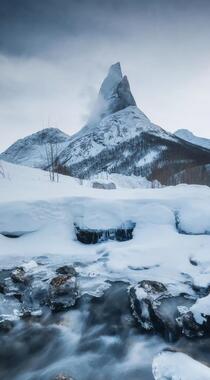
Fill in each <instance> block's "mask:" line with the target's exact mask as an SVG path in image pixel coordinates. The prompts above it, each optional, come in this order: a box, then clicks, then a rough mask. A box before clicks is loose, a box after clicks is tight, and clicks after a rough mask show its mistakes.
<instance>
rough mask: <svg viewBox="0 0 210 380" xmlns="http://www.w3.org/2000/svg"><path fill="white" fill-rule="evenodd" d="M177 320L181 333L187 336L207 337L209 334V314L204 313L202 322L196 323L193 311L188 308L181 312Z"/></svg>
mask: <svg viewBox="0 0 210 380" xmlns="http://www.w3.org/2000/svg"><path fill="white" fill-rule="evenodd" d="M177 321H178V323H179V325H180V327H181V329H182V333H183V335H185V336H186V337H188V338H197V337H203V336H205V337H209V336H210V316H209V315H205V318H204V319H203V323H198V322H197V321H196V320H195V318H194V315H193V313H192V312H191V311H190V310H189V311H187V312H186V313H183V314H182V315H181V316H180V317H179V318H177Z"/></svg>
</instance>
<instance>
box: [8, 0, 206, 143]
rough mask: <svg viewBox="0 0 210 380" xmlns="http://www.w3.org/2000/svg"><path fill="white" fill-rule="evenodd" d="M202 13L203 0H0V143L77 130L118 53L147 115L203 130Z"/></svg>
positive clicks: (167, 123)
mask: <svg viewBox="0 0 210 380" xmlns="http://www.w3.org/2000/svg"><path fill="white" fill-rule="evenodd" d="M209 16H210V3H209V1H206V0H197V1H193V0H190V1H188V0H185V1H184V0H183V1H181V0H176V1H169V0H144V1H141V0H136V1H132V0H129V1H126V0H119V1H118V0H112V1H111V0H107V1H100V0H86V1H85V0H75V1H71V0H57V1H56V0H45V1H41V0H36V1H31V0H18V1H17V0H0V132H1V136H2V138H1V141H0V149H4V148H5V147H6V146H7V145H9V144H10V143H12V142H13V141H14V140H16V139H17V138H20V137H23V136H24V135H26V134H29V133H32V132H34V131H37V130H39V129H41V128H43V127H46V126H47V125H48V124H49V123H50V124H51V123H52V124H54V125H56V126H57V127H59V128H61V129H63V130H64V131H65V132H67V133H69V134H72V133H74V132H76V131H77V130H78V129H79V128H80V127H81V126H82V125H83V124H84V123H85V120H86V119H87V117H88V114H89V112H90V109H91V107H92V106H93V103H94V100H95V97H96V94H97V90H98V89H99V86H100V82H101V81H102V80H103V77H104V76H105V75H106V71H107V69H108V67H109V66H110V65H111V64H112V63H113V62H115V61H118V60H120V61H121V64H122V68H123V71H124V72H125V73H126V74H127V75H128V78H129V80H130V84H131V89H132V92H133V94H134V96H135V99H136V102H137V104H138V106H139V107H140V108H141V109H142V110H143V111H144V112H145V113H146V114H147V115H148V116H149V117H150V118H151V120H152V121H153V122H155V123H157V124H160V125H161V126H163V127H164V128H165V129H167V130H171V131H174V130H175V129H178V128H189V129H191V130H192V131H193V132H195V133H197V134H198V135H204V136H206V137H210V132H209V121H210V110H209V107H208V103H209V97H210V79H209V78H210V76H209V71H210V64H209V62H210V52H209V51H208V48H207V47H208V45H209V38H210V25H209Z"/></svg>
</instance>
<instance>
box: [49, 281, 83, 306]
mask: <svg viewBox="0 0 210 380" xmlns="http://www.w3.org/2000/svg"><path fill="white" fill-rule="evenodd" d="M77 297H78V287H77V281H76V277H75V276H72V275H65V274H60V275H58V276H56V277H54V278H53V279H52V280H51V282H50V286H49V293H48V300H49V306H50V308H51V310H52V311H63V310H66V309H69V308H70V307H71V306H73V305H74V304H75V302H76V299H77Z"/></svg>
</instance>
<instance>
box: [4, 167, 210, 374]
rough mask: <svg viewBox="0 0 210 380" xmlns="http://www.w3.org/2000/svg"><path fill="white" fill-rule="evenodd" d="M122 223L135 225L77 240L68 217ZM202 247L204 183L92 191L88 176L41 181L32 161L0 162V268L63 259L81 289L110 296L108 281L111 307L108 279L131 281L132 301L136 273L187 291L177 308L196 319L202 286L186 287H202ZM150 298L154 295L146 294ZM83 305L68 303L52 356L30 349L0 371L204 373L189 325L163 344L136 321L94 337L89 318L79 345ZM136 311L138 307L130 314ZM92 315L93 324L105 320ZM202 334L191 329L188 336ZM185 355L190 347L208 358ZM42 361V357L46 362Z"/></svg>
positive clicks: (206, 209) (207, 240) (205, 255)
mask: <svg viewBox="0 0 210 380" xmlns="http://www.w3.org/2000/svg"><path fill="white" fill-rule="evenodd" d="M131 223H133V225H135V228H134V230H133V238H132V239H131V240H128V241H123V242H118V241H115V240H108V241H104V242H99V243H97V244H88V245H86V244H82V243H80V242H79V241H77V239H76V234H75V227H74V226H75V224H76V225H77V226H79V227H80V228H83V229H85V230H87V231H89V230H90V231H93V230H109V229H112V230H114V229H117V228H119V226H124V225H130V224H131ZM209 247H210V189H209V188H208V187H205V186H188V185H179V186H176V187H167V188H162V189H143V188H136V189H128V188H117V189H115V190H99V189H93V188H90V187H89V186H88V184H87V183H84V184H83V185H81V184H80V183H79V181H77V180H76V179H73V178H70V177H60V182H59V183H50V182H49V179H48V175H47V173H45V172H42V171H41V170H37V169H29V168H25V167H20V166H15V165H11V164H5V178H0V252H1V268H4V269H5V268H11V267H12V266H13V267H14V262H15V265H16V266H18V265H23V263H25V265H26V264H27V263H29V264H27V265H28V266H27V265H26V267H25V270H26V271H29V272H30V271H31V273H32V274H34V273H41V272H40V268H39V265H38V266H37V259H36V258H39V261H40V262H41V265H44V264H45V262H46V263H47V265H48V268H51V266H53V265H61V264H71V265H73V266H74V268H75V269H76V271H77V272H78V273H79V289H80V290H79V291H80V296H82V295H83V296H88V297H98V298H99V299H100V297H101V296H102V295H103V294H104V292H107V293H106V294H108V296H107V297H108V299H109V297H110V293H111V292H112V290H111V289H113V294H115V298H114V302H113V300H112V302H111V307H113V308H114V309H113V310H114V311H113V314H114V313H115V312H116V310H115V308H117V309H120V307H121V306H122V305H123V302H124V301H123V297H122V298H121V296H120V294H121V293H120V292H121V291H122V289H120V290H118V288H117V286H118V285H117V284H119V283H120V282H121V283H123V284H124V285H123V286H125V289H127V290H128V289H129V288H130V287H132V288H133V289H134V290H135V291H134V293H135V297H136V298H135V301H138V302H141V301H142V299H144V298H146V297H147V296H148V294H145V289H143V288H142V287H141V286H140V285H138V286H137V284H139V282H140V281H143V280H147V281H153V282H154V281H155V282H159V283H161V284H164V286H165V287H166V292H165V293H167V294H170V297H178V296H180V294H187V295H188V296H189V297H188V298H189V299H190V302H191V304H190V305H189V306H188V308H187V306H186V305H182V304H181V305H179V306H183V307H182V311H181V315H182V314H183V313H186V312H190V313H191V314H192V315H193V318H194V320H195V322H196V323H197V325H198V326H202V324H203V323H204V322H206V321H207V320H208V317H209V316H210V300H209V296H208V294H207V293H208V292H207V291H205V292H203V293H202V292H200V293H199V296H198V293H195V289H205V290H206V289H208V288H209V286H210V256H209ZM40 258H41V259H40ZM42 260H43V263H44V264H43V263H42ZM30 263H32V264H30ZM33 263H35V264H34V265H33ZM30 265H31V267H30ZM50 270H51V269H50ZM39 276H41V274H40V275H39ZM40 278H41V277H40ZM112 284H114V285H112ZM113 286H114V287H115V288H114V287H113ZM136 286H137V287H136ZM127 290H126V292H127ZM165 293H164V294H165ZM125 294H127V293H125ZM150 297H153V298H154V295H152V296H151V295H150ZM150 300H151V298H150ZM191 300H192V301H191ZM94 302H95V301H94ZM107 302H108V301H107ZM121 302H122V305H121ZM126 302H127V301H125V303H126ZM6 307H7V304H6V303H5V308H6ZM100 307H101V308H99V306H98V304H97V302H96V305H95V306H94V309H93V310H94V313H95V310H98V309H97V308H99V310H98V313H99V315H100V316H101V315H102V314H103V313H105V306H103V307H102V306H100ZM184 308H185V309H184ZM180 310H181V307H180ZM0 311H1V314H8V313H10V314H11V315H10V317H11V318H12V316H13V317H14V318H17V316H18V313H17V310H15V308H14V309H12V310H11V308H10V311H9V312H8V310H6V311H5V310H4V304H2V305H1V310H0ZM89 312H90V308H89V309H88V310H87V309H84V310H82V311H81V309H78V310H77V309H74V310H73V311H72V312H71V311H69V312H67V313H66V314H65V316H64V317H63V318H64V319H63V321H62V323H60V324H59V329H60V330H59V331H60V332H59V333H63V334H64V336H65V338H66V340H67V341H68V343H67V342H66V343H65V345H62V344H61V349H60V352H59V354H61V353H62V355H61V358H60V357H59V360H58V359H57V358H56V355H57V354H56V355H55V358H54V360H53V362H51V361H50V360H49V358H48V356H50V354H49V352H48V354H49V355H48V354H47V351H46V352H45V353H42V354H41V356H40V357H39V365H37V366H36V365H31V367H30V368H28V367H27V366H25V364H24V368H25V369H24V374H23V373H21V371H19V372H17V373H18V375H17V376H15V375H14V374H13V373H7V372H6V371H5V372H2V373H3V374H4V379H6V380H7V379H14V380H16V379H17V380H33V379H43V380H44V379H47V380H48V379H52V380H54V378H53V377H50V376H51V375H52V374H54V373H55V369H57V368H59V371H60V369H64V370H67V369H68V370H69V368H70V369H71V376H72V377H73V378H74V379H75V380H89V379H96V378H97V379H101V380H104V379H107V378H110V379H114V380H115V379H119V378H121V379H124V380H125V379H129V380H137V379H141V380H150V379H154V378H155V379H156V380H165V379H168V380H170V379H171V380H188V379H189V380H198V379H203V380H207V379H210V369H209V368H208V366H207V365H209V364H210V360H209V357H208V356H209V355H207V357H203V356H202V354H201V353H199V347H200V346H199V345H200V344H201V345H203V344H204V343H203V341H202V343H200V340H188V338H186V336H187V337H189V334H188V333H186V334H185V336H184V337H182V338H181V339H180V340H179V343H172V342H170V341H168V342H166V341H165V340H164V339H162V337H161V336H159V335H158V334H157V335H155V334H154V335H147V334H145V333H140V334H139V332H138V333H136V327H132V328H131V329H130V332H129V334H127V333H126V334H127V335H126V337H125V336H123V334H122V336H121V335H120V336H118V335H116V334H107V333H100V334H99V336H97V342H96V341H93V340H92V341H91V339H92V338H91V339H90V336H91V337H93V336H94V334H95V333H96V330H97V328H98V327H97V325H95V326H92V327H91V330H90V331H89V335H88V339H89V340H88V343H87V342H86V344H85V343H84V346H83V347H82V349H81V347H80V346H79V343H78V342H80V340H81V339H83V340H84V342H85V339H87V334H86V332H85V330H84V328H85V323H84V319H85V318H86V317H87V315H88V313H89ZM101 313H102V314H101ZM104 315H105V314H104ZM68 316H69V317H68ZM144 317H145V316H144ZM97 318H99V316H97ZM97 318H96V320H97V321H98V319H97ZM101 318H102V317H101ZM107 318H108V317H107ZM124 318H125V320H127V321H130V319H131V318H132V316H131V315H129V312H128V313H126V314H125V316H124ZM141 318H142V315H141V316H140V317H138V318H137V319H138V321H139V319H141ZM93 319H94V318H93ZM105 319H106V318H105ZM100 321H101V320H100ZM145 321H146V322H145ZM118 322H119V321H118ZM118 322H116V323H117V324H118ZM121 322H122V321H121ZM147 322H148V321H147V320H146V317H145V319H144V321H143V322H142V319H141V320H140V324H141V327H144V328H145V326H146V329H147V328H148V326H149V327H150V325H151V323H150V321H149V322H148V323H149V324H148V323H147ZM53 323H56V322H53ZM100 323H101V324H100V326H102V325H104V324H105V321H101V322H100ZM113 323H114V322H113ZM126 323H128V322H126ZM129 323H130V322H129ZM129 323H128V324H129ZM197 325H196V328H197ZM88 326H89V325H88ZM123 326H124V325H123ZM126 326H127V325H126ZM123 328H124V327H123ZM123 328H122V329H121V332H122V330H123ZM148 329H149V328H148ZM185 329H186V328H185ZM186 330H187V329H186ZM123 331H124V330H123ZM187 331H188V330H187ZM196 331H198V330H196ZM90 334H92V335H90ZM201 335H202V334H201V333H200V330H199V331H198V334H197V335H196V336H201ZM67 337H68V339H67ZM58 339H59V342H60V343H61V341H62V339H64V338H63V337H61V336H60V337H59V338H58ZM199 339H200V338H199ZM205 339H207V337H206V336H205V338H204V341H205ZM90 341H91V342H92V343H90ZM70 343H72V345H73V347H74V348H75V349H74V351H72V350H73V349H72V346H71V345H70ZM80 343H81V342H80ZM91 344H92V346H91ZM122 345H123V346H126V350H127V351H126V352H124V351H123V354H122V353H121V354H122V357H121V356H120V355H119V358H118V356H117V355H118V354H117V353H116V352H118V349H119V352H121V349H122V347H121V346H122ZM174 345H175V346H176V349H177V350H178V351H183V352H185V353H181V352H170V351H163V352H162V353H161V354H159V352H160V351H162V349H165V348H169V347H171V346H174ZM208 345H209V341H208V344H207V347H208ZM58 346H59V345H58ZM8 347H9V346H8ZM64 347H65V348H64ZM67 347H68V349H67ZM78 347H80V349H79V348H78ZM84 347H85V348H84ZM202 347H203V346H202ZM124 350H125V347H124ZM115 351H116V352H115ZM201 351H202V350H201ZM204 351H205V350H204ZM107 352H109V355H108V354H107ZM119 352H118V353H119ZM67 353H68V354H67ZM69 353H71V357H70V359H69ZM51 354H52V353H51ZM186 354H187V355H186ZM0 355H1V353H0ZM36 355H38V354H36ZM110 355H111V357H110ZM58 356H59V355H58ZM190 356H193V357H195V356H196V357H197V359H198V360H199V361H205V364H207V365H205V364H201V363H200V362H198V361H195V360H193V359H192V358H191V357H190ZM117 358H118V359H117ZM153 358H154V360H153ZM51 359H52V357H51ZM56 359H57V362H56ZM34 360H35V359H34ZM48 360H49V365H48V367H47V368H45V366H46V363H47V362H48ZM152 361H153V364H152ZM56 366H57V367H56ZM38 368H39V369H38ZM81 369H82V370H81ZM60 372H61V371H60ZM81 372H82V373H81ZM102 372H103V373H102ZM56 373H57V372H56ZM152 373H153V374H152Z"/></svg>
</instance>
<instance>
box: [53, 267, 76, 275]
mask: <svg viewBox="0 0 210 380" xmlns="http://www.w3.org/2000/svg"><path fill="white" fill-rule="evenodd" d="M56 273H58V274H65V275H68V276H74V277H75V276H77V272H76V270H75V268H74V267H73V266H72V265H63V266H62V267H59V268H57V269H56Z"/></svg>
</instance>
